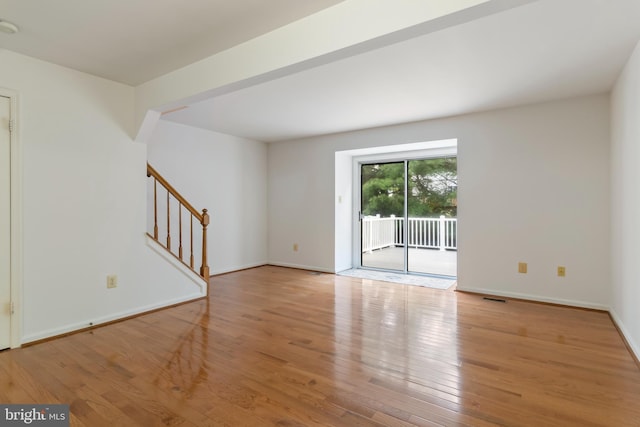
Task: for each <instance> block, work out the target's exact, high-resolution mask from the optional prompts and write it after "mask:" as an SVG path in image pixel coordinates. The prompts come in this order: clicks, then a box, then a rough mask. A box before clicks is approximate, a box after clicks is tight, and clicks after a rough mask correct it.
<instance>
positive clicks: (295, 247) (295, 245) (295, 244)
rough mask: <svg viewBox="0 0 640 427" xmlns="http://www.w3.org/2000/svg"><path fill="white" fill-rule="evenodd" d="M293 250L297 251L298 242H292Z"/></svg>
mask: <svg viewBox="0 0 640 427" xmlns="http://www.w3.org/2000/svg"><path fill="white" fill-rule="evenodd" d="M293 252H298V244H297V243H294V244H293Z"/></svg>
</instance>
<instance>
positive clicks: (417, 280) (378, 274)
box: [338, 268, 456, 289]
mask: <svg viewBox="0 0 640 427" xmlns="http://www.w3.org/2000/svg"><path fill="white" fill-rule="evenodd" d="M338 275H340V276H350V277H358V278H361V279H369V280H380V281H383V282H393V283H402V284H404V285H416V286H424V287H427V288H435V289H449V288H450V287H451V286H453V285H454V284H455V283H456V280H455V279H453V278H452V279H444V278H440V277H429V276H416V275H412V274H403V273H392V272H388V271H374V270H363V269H357V268H352V269H351V270H345V271H341V272H339V273H338Z"/></svg>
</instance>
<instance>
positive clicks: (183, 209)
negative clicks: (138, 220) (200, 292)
mask: <svg viewBox="0 0 640 427" xmlns="http://www.w3.org/2000/svg"><path fill="white" fill-rule="evenodd" d="M147 177H148V178H150V179H153V183H152V185H153V233H149V232H147V234H148V236H149V237H150V238H152V239H153V240H155V241H156V242H157V243H158V244H159V245H160V246H162V247H163V248H164V249H165V250H166V251H168V252H169V253H170V254H171V255H173V256H174V257H176V258H177V259H178V260H179V261H180V262H181V263H182V264H184V265H185V266H186V267H188V268H189V269H190V270H191V271H193V272H194V273H195V274H197V275H199V276H200V277H202V278H203V279H204V280H205V281H206V282H208V281H209V265H208V263H207V226H208V225H209V214H208V213H207V210H206V209H202V212H199V211H197V210H196V209H195V208H194V207H193V206H192V205H191V203H189V202H188V201H187V200H186V199H185V198H184V197H183V196H182V195H181V194H180V193H179V192H178V191H177V190H176V189H175V188H173V186H172V185H171V184H169V183H168V182H167V180H166V179H165V178H164V177H162V175H160V174H159V173H158V171H156V170H155V169H154V168H153V167H152V166H151V165H150V164H148V163H147ZM159 187H160V188H159ZM165 213H166V217H165ZM159 214H160V222H159V221H158V216H159ZM183 219H184V221H183ZM194 222H195V223H196V225H195V227H194ZM196 261H198V262H196ZM197 264H200V267H199V268H197V267H196V265H197Z"/></svg>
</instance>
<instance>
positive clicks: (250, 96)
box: [163, 0, 640, 141]
mask: <svg viewBox="0 0 640 427" xmlns="http://www.w3.org/2000/svg"><path fill="white" fill-rule="evenodd" d="M639 23H640V0H538V1H536V2H534V3H530V4H527V5H524V6H520V7H517V8H514V9H510V10H507V11H504V12H501V13H498V14H495V15H491V16H488V17H484V18H481V19H478V20H476V21H472V22H470V23H466V24H462V25H459V26H457V27H452V28H448V29H445V30H442V31H439V32H436V33H431V34H427V35H424V36H420V37H417V38H415V39H412V40H409V41H405V42H401V43H398V44H395V45H391V46H388V47H384V48H380V49H377V50H374V51H370V52H367V53H364V54H360V55H357V56H354V57H351V58H347V59H343V60H340V61H337V62H334V63H330V64H327V65H323V66H319V67H317V68H313V69H310V70H307V71H302V72H299V73H297V74H293V75H290V76H287V77H283V78H280V79H277V80H273V81H270V82H267V83H263V84H259V85H256V86H252V87H249V88H245V89H241V90H238V91H235V92H231V93H228V94H225V95H221V96H217V97H215V98H213V99H209V100H206V101H202V102H199V103H197V104H193V105H191V106H190V107H189V108H187V109H184V110H181V111H177V112H175V113H170V114H167V115H165V116H164V117H163V119H165V120H171V121H175V122H179V123H183V124H188V125H192V126H197V127H201V128H205V129H210V130H214V131H218V132H222V133H227V134H232V135H237V136H243V137H246V138H251V139H256V140H262V141H278V140H287V139H293V138H301V137H307V136H313V135H319V134H327V133H335V132H342V131H349V130H356V129H363V128H369V127H376V126H383V125H390V124H397V123H404V122H409V121H416V120H424V119H430V118H437V117H445V116H451V115H458V114H465V113H469V112H475V111H482V110H488V109H495V108H503V107H509V106H515V105H522V104H527V103H533V102H541V101H546V100H552V99H560V98H567V97H573V96H580V95H585V94H593V93H603V92H606V91H609V90H610V89H611V87H612V84H613V83H614V81H615V79H616V77H617V76H618V74H619V72H620V70H621V69H622V67H623V66H624V64H625V62H626V61H627V59H628V57H629V55H630V53H631V51H632V50H633V47H634V46H635V44H636V43H637V41H638V40H639V39H640V24H639Z"/></svg>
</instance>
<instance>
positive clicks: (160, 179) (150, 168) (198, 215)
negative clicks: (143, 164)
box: [147, 163, 203, 224]
mask: <svg viewBox="0 0 640 427" xmlns="http://www.w3.org/2000/svg"><path fill="white" fill-rule="evenodd" d="M147 177H154V178H155V179H156V180H157V181H158V183H159V184H160V185H162V186H163V187H164V188H166V189H167V191H168V192H169V193H171V195H172V196H173V197H174V198H175V199H176V200H177V201H179V202H180V204H181V205H182V206H184V207H185V208H187V210H188V211H189V212H191V215H193V216H195V217H196V219H197V220H198V221H199V222H200V224H202V219H203V215H202V214H201V213H200V212H198V211H197V210H196V208H194V207H193V206H191V203H189V202H188V201H187V199H185V198H184V197H182V194H180V193H179V192H178V190H176V189H175V188H173V186H172V185H171V184H169V183H168V182H167V180H166V179H164V178H163V177H162V175H160V174H159V173H158V171H157V170H155V169H154V168H153V166H151V165H150V164H149V163H147Z"/></svg>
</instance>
